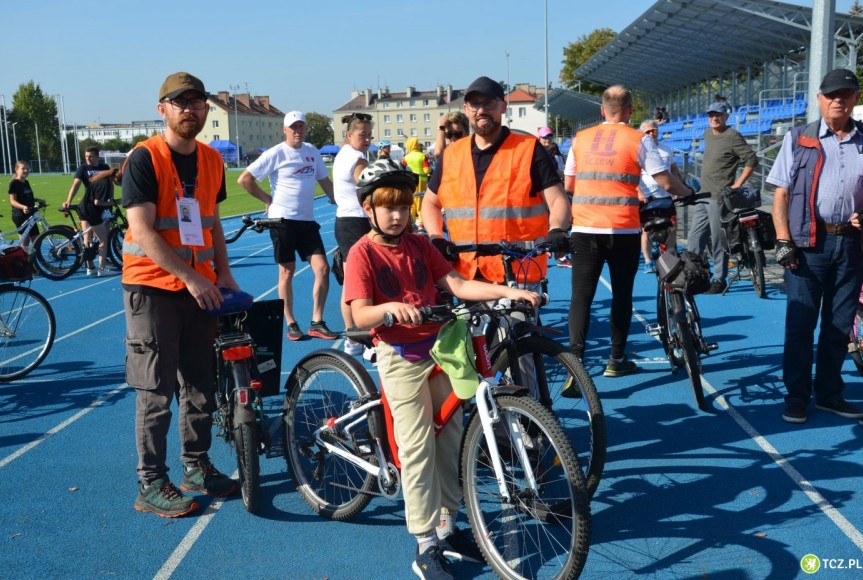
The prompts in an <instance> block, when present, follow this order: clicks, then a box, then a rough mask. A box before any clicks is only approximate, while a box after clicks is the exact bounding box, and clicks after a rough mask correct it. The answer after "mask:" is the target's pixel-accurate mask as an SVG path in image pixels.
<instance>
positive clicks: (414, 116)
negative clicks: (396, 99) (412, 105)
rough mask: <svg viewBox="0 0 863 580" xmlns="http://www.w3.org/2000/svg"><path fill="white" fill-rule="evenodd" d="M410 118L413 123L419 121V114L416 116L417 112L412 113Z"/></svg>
mask: <svg viewBox="0 0 863 580" xmlns="http://www.w3.org/2000/svg"><path fill="white" fill-rule="evenodd" d="M410 119H411V123H416V122H417V116H416V114H415V113H411V114H410Z"/></svg>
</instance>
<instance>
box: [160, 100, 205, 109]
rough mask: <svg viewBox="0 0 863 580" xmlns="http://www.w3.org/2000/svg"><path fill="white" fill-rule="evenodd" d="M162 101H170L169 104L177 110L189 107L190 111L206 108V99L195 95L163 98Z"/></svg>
mask: <svg viewBox="0 0 863 580" xmlns="http://www.w3.org/2000/svg"><path fill="white" fill-rule="evenodd" d="M164 102H168V103H171V106H172V107H174V108H175V109H176V110H178V111H184V110H186V109H190V110H192V111H203V110H204V109H206V108H207V99H204V98H202V97H195V98H194V99H165V101H164Z"/></svg>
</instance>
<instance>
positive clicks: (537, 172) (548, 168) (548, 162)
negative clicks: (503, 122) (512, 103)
mask: <svg viewBox="0 0 863 580" xmlns="http://www.w3.org/2000/svg"><path fill="white" fill-rule="evenodd" d="M509 134H510V130H509V129H507V128H506V127H504V128H503V129H502V130H501V132H500V135H499V136H498V139H497V141H495V142H494V143H492V145H491V147H488V148H486V149H479V148H478V147H477V146H476V140H475V139H474V136H473V135H471V136H470V140H471V155H472V156H473V170H474V173H475V174H476V188H477V191H479V187H480V185H482V180H483V178H484V177H485V172H486V171H488V167H489V165H491V160H492V158H493V157H494V154H495V153H497V150H498V149H500V146H501V143H503V140H504V139H506V138H507V136H508V135H509ZM443 163H444V155H441V157H440V161H438V164H437V166H436V167H435V169H434V173H432V176H431V179H430V180H429V184H428V190H429V191H431V192H432V193H437V190H438V188H439V187H440V180H441V175H443ZM530 182H531V189H532V192H533V193H539V192H542V191H544V190H545V189H547V188H549V187H551V186H553V185H559V184H560V176H559V175H558V174H557V167H556V166H555V164H554V163H553V161H552V159H551V158H550V157H549V156H548V153H546V151H545V149H544V148H543V146H542V144H541V143H540V142H539V141H538V140H537V142H536V145H535V146H534V148H533V160H532V161H531V164H530Z"/></svg>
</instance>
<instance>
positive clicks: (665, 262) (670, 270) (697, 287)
mask: <svg viewBox="0 0 863 580" xmlns="http://www.w3.org/2000/svg"><path fill="white" fill-rule="evenodd" d="M656 269H657V272H658V273H659V279H660V280H662V281H663V282H664V283H666V284H668V285H669V286H671V287H672V288H674V289H675V290H680V291H682V292H685V293H687V294H690V295H695V294H703V293H704V292H707V290H708V289H709V288H710V267H709V266H708V265H707V260H705V259H704V258H703V257H701V256H699V255H698V254H694V253H692V252H681V253H680V256H675V255H673V254H669V253H666V254H663V255H662V256H661V257H660V258H659V260H657V261H656Z"/></svg>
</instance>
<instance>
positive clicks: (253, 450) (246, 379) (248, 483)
mask: <svg viewBox="0 0 863 580" xmlns="http://www.w3.org/2000/svg"><path fill="white" fill-rule="evenodd" d="M248 362H249V361H246V360H239V361H234V362H230V363H228V364H229V365H230V367H231V380H232V381H233V389H232V391H231V392H232V393H233V394H232V397H231V398H232V402H231V404H232V410H231V423H232V424H233V426H234V433H233V436H234V446H235V449H234V450H235V451H236V453H237V471H238V472H239V474H240V492H241V494H242V497H243V505H244V506H245V507H246V511H248V512H249V513H257V509H258V498H259V496H260V488H261V464H260V458H259V454H260V450H261V447H260V443H259V440H258V424H257V420H258V417H259V413H258V409H257V404H256V401H255V400H254V397H255V395H254V393H252V392H251V388H250V385H251V375H250V374H249V366H248ZM237 389H247V390H248V391H249V395H250V396H251V397H252V401H250V403H249V405H250V407H251V408H249V407H246V406H243V405H240V404H239V401H238V400H237Z"/></svg>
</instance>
